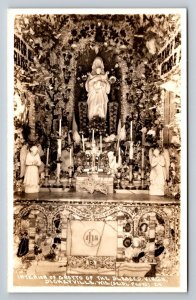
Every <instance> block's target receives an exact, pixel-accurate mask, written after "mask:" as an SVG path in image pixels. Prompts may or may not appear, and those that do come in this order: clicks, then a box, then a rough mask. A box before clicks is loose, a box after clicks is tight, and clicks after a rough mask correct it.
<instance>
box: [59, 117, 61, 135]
mask: <svg viewBox="0 0 196 300" xmlns="http://www.w3.org/2000/svg"><path fill="white" fill-rule="evenodd" d="M59 136H61V119H59Z"/></svg>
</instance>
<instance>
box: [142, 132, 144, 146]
mask: <svg viewBox="0 0 196 300" xmlns="http://www.w3.org/2000/svg"><path fill="white" fill-rule="evenodd" d="M144 144H145V132H144V131H142V146H144Z"/></svg>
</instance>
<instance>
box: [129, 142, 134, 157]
mask: <svg viewBox="0 0 196 300" xmlns="http://www.w3.org/2000/svg"><path fill="white" fill-rule="evenodd" d="M129 158H130V159H133V142H130V148H129Z"/></svg>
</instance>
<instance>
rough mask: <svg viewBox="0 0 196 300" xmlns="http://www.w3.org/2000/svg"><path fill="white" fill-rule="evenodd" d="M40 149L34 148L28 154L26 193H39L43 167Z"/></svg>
mask: <svg viewBox="0 0 196 300" xmlns="http://www.w3.org/2000/svg"><path fill="white" fill-rule="evenodd" d="M41 163H42V162H41V159H40V155H39V149H38V147H37V146H32V147H30V149H29V152H28V153H27V156H26V160H25V164H26V168H25V176H24V186H25V193H38V192H39V169H38V167H39V166H41Z"/></svg>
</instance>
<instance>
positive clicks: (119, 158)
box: [118, 147, 120, 164]
mask: <svg viewBox="0 0 196 300" xmlns="http://www.w3.org/2000/svg"><path fill="white" fill-rule="evenodd" d="M118 163H119V164H120V147H118Z"/></svg>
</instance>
